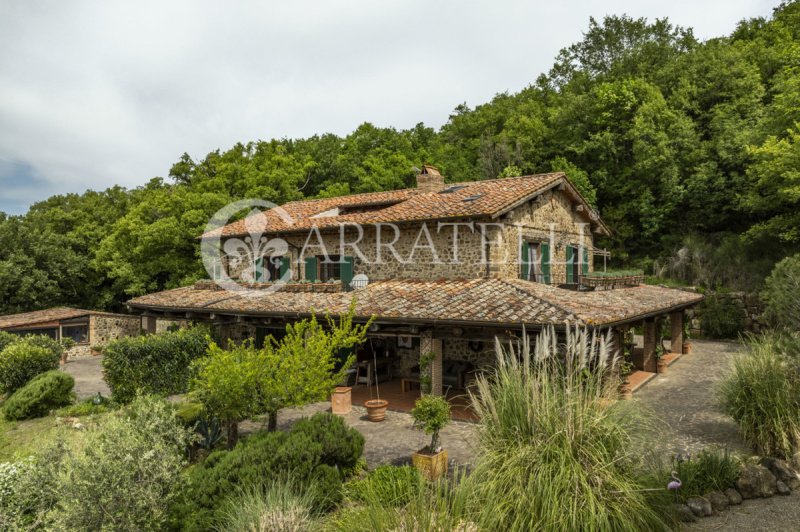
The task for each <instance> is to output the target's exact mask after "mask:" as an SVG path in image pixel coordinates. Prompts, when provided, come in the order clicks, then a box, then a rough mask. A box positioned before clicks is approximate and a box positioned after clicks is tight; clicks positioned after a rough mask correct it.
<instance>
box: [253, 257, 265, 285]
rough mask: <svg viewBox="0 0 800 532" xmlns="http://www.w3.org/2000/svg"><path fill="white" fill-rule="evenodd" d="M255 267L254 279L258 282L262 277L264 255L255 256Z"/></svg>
mask: <svg viewBox="0 0 800 532" xmlns="http://www.w3.org/2000/svg"><path fill="white" fill-rule="evenodd" d="M255 269H256V271H255V275H254V278H255V281H256V282H257V283H260V282H261V279H262V278H263V277H264V257H263V256H261V257H258V258H256V264H255Z"/></svg>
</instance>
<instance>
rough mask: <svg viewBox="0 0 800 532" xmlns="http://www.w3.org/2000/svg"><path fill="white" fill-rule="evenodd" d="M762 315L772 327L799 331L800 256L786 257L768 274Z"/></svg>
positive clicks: (763, 295)
mask: <svg viewBox="0 0 800 532" xmlns="http://www.w3.org/2000/svg"><path fill="white" fill-rule="evenodd" d="M765 284H766V286H765V288H764V292H763V293H762V294H761V297H762V299H763V300H764V303H765V309H764V314H765V316H766V318H767V319H768V320H769V322H770V323H771V324H772V325H775V326H777V327H786V328H789V329H792V330H795V331H800V255H794V256H793V257H786V258H785V259H783V260H782V261H780V262H779V263H778V264H776V265H775V269H773V270H772V273H770V274H769V277H767V280H766V283H765Z"/></svg>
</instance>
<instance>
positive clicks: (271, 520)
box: [216, 482, 314, 532]
mask: <svg viewBox="0 0 800 532" xmlns="http://www.w3.org/2000/svg"><path fill="white" fill-rule="evenodd" d="M312 505H313V500H312V497H311V496H310V495H309V494H308V492H304V491H303V490H299V489H296V488H295V487H293V486H292V484H291V483H285V482H274V483H272V484H270V485H268V486H265V487H264V488H252V487H251V488H248V489H245V490H243V491H242V492H241V493H240V494H239V495H238V496H236V497H233V498H231V499H229V500H228V502H227V503H226V504H225V506H224V509H223V510H222V512H221V513H222V517H221V518H220V519H219V524H218V525H217V527H216V530H220V531H226V532H301V531H304V530H310V529H311V528H312V526H313V524H314V521H313V519H314V517H313V513H312V511H311V507H312Z"/></svg>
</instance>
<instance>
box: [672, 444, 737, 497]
mask: <svg viewBox="0 0 800 532" xmlns="http://www.w3.org/2000/svg"><path fill="white" fill-rule="evenodd" d="M673 470H674V471H675V473H677V476H678V478H679V479H680V481H681V487H680V489H679V490H678V493H677V495H678V497H679V498H680V499H681V500H682V501H686V499H688V498H690V497H700V496H703V495H705V494H707V493H708V492H711V491H725V490H726V489H728V488H732V487H733V486H734V485H735V484H736V480H737V479H738V478H739V472H740V471H741V468H740V464H739V461H738V460H736V459H735V458H733V457H732V456H730V454H729V453H728V451H727V450H724V451H721V450H716V449H714V450H708V449H705V450H702V451H700V453H698V454H697V455H696V456H694V457H692V456H685V457H684V456H678V457H676V458H675V459H673V462H672V470H671V471H673ZM665 473H666V472H665ZM665 477H667V478H668V476H667V475H665Z"/></svg>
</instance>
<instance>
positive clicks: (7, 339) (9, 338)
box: [0, 331, 19, 353]
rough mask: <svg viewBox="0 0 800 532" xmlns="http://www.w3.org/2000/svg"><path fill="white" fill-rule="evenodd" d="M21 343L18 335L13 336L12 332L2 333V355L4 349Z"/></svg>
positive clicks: (0, 347)
mask: <svg viewBox="0 0 800 532" xmlns="http://www.w3.org/2000/svg"><path fill="white" fill-rule="evenodd" d="M17 341H19V336H18V335H16V334H11V333H10V332H6V331H0V353H2V352H3V349H5V348H6V347H8V346H10V345H11V344H13V343H16V342H17Z"/></svg>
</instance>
